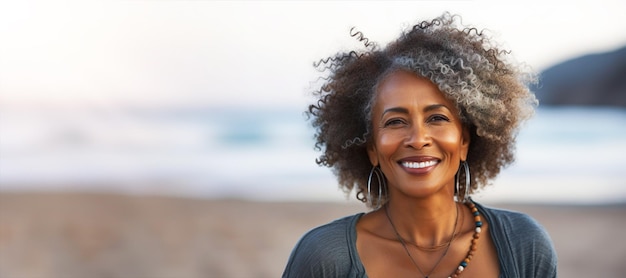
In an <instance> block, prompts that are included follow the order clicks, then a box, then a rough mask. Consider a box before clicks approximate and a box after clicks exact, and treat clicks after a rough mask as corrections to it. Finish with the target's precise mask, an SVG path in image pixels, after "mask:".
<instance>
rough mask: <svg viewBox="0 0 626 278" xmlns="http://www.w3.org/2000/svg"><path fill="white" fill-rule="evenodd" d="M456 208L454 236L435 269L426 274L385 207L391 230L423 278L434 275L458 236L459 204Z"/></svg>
mask: <svg viewBox="0 0 626 278" xmlns="http://www.w3.org/2000/svg"><path fill="white" fill-rule="evenodd" d="M455 207H456V218H455V220H454V229H453V230H452V236H451V237H450V241H448V243H447V244H446V250H445V251H444V252H443V254H442V255H441V257H439V260H437V262H436V263H435V265H434V266H433V268H432V269H431V270H430V271H429V272H428V274H424V272H423V271H422V269H421V268H420V267H419V265H417V263H416V262H415V259H413V256H411V252H409V248H408V247H407V245H406V242H405V241H404V239H403V238H402V236H400V233H398V229H396V226H395V225H394V224H393V221H391V217H390V216H389V209H388V206H387V205H385V215H387V220H389V224H391V228H393V232H394V233H395V234H396V237H397V238H398V240H399V241H400V243H401V244H402V247H403V248H404V251H405V252H406V254H407V255H409V259H411V262H412V263H413V265H414V266H415V268H417V270H418V271H419V272H420V274H422V276H423V277H424V278H428V277H429V276H430V274H432V273H433V272H434V271H435V269H436V268H437V266H438V265H439V263H441V261H442V260H443V258H444V257H445V256H446V254H448V249H450V245H451V244H452V241H453V240H454V237H455V236H456V226H457V223H458V222H459V206H458V204H456V203H455Z"/></svg>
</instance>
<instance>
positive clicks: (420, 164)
mask: <svg viewBox="0 0 626 278" xmlns="http://www.w3.org/2000/svg"><path fill="white" fill-rule="evenodd" d="M437 163H438V161H437V160H430V161H422V162H410V161H404V162H402V166H403V167H406V168H410V169H422V168H426V167H430V166H434V165H435V164H437Z"/></svg>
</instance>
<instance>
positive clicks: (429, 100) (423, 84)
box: [375, 71, 454, 109]
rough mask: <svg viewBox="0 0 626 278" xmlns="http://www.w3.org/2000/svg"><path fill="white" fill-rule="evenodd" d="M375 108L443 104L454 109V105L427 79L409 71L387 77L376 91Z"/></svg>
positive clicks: (397, 72)
mask: <svg viewBox="0 0 626 278" xmlns="http://www.w3.org/2000/svg"><path fill="white" fill-rule="evenodd" d="M376 94H377V96H376V102H375V107H378V108H384V107H388V106H408V105H432V104H443V105H444V106H446V107H448V109H453V108H454V104H453V103H452V102H451V101H450V100H448V99H447V98H446V97H445V95H444V94H443V93H442V92H441V91H440V90H439V88H438V87H437V85H435V84H434V83H433V82H432V81H430V80H429V79H427V78H424V77H421V76H418V75H416V74H414V73H411V72H407V71H396V72H393V73H390V74H389V75H387V76H386V77H385V78H384V79H383V80H382V81H381V82H380V84H379V86H378V87H377V90H376Z"/></svg>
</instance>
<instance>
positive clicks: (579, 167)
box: [0, 0, 626, 278]
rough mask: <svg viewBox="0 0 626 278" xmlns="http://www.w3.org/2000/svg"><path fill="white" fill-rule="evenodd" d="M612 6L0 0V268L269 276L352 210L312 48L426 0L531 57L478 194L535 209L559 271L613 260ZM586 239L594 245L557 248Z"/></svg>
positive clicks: (380, 31) (622, 117)
mask: <svg viewBox="0 0 626 278" xmlns="http://www.w3.org/2000/svg"><path fill="white" fill-rule="evenodd" d="M624 10H626V4H625V3H624V2H623V1H617V0H616V1H536V2H534V1H512V2H506V3H501V2H495V1H493V2H492V1H415V2H409V1H399V2H393V1H391V2H376V1H364V2H360V1H345V2H330V1H296V2H287V1H254V2H248V1H234V2H222V1H19V2H17V1H3V2H0V277H3V278H5V277H7V278H9V277H18V278H22V277H276V276H279V275H280V273H281V271H282V268H283V267H284V264H285V262H286V259H287V257H288V255H289V251H290V249H291V247H292V246H293V245H294V244H295V241H296V240H297V239H298V237H299V236H300V235H301V234H302V233H303V232H304V231H306V230H308V229H310V228H312V227H314V226H316V225H317V224H321V223H324V222H327V221H329V220H330V219H333V218H336V217H339V216H342V215H346V214H348V213H353V212H357V211H362V210H365V208H364V207H363V206H360V205H359V204H357V203H356V202H355V201H352V199H354V198H353V195H350V200H347V199H346V197H345V195H344V194H343V193H342V192H341V191H340V190H339V189H338V188H337V185H336V182H335V179H334V177H333V176H332V174H331V172H330V171H329V170H328V169H325V168H321V167H318V166H317V165H316V164H315V163H314V160H315V158H316V157H317V155H318V153H317V152H315V151H314V149H313V143H314V141H313V137H312V136H313V133H314V131H313V130H312V129H311V128H310V127H309V125H308V123H307V121H306V117H305V116H304V114H303V112H304V111H305V110H306V107H307V104H308V103H310V102H312V101H314V100H313V99H312V98H311V96H310V92H311V91H313V90H314V89H315V88H312V87H311V85H310V84H311V82H312V81H314V80H315V78H316V77H318V73H317V72H316V71H315V70H314V69H313V67H312V63H313V62H314V61H317V60H319V59H321V58H324V57H327V56H329V55H332V54H334V53H335V52H337V51H343V50H351V49H354V48H361V45H360V44H359V43H358V42H357V41H355V40H354V39H353V38H351V37H350V36H349V30H350V28H351V27H353V26H356V27H357V28H358V30H360V31H362V32H364V33H365V35H366V36H367V37H368V38H369V39H370V40H373V41H375V42H377V43H378V44H379V45H381V46H384V45H386V44H387V43H388V42H389V41H390V40H391V39H393V38H395V37H397V36H398V35H399V33H400V32H401V31H402V30H403V29H405V28H408V27H410V26H412V25H413V24H414V23H416V22H417V20H419V19H431V18H432V17H435V16H438V15H440V14H441V13H442V12H443V11H450V12H451V13H458V14H460V15H461V16H462V17H463V22H464V23H465V24H469V25H472V26H476V27H478V28H479V29H481V28H486V29H487V31H488V32H489V33H490V34H491V35H492V36H493V37H495V40H496V41H498V42H501V44H502V47H503V48H505V49H510V50H512V52H511V59H514V60H516V61H519V62H524V63H526V64H527V65H528V67H530V68H531V69H533V70H534V71H536V72H537V73H540V74H541V75H540V78H541V79H540V84H539V85H538V86H537V87H535V88H533V90H534V91H535V92H536V94H537V97H538V98H539V100H540V106H539V109H538V111H537V114H536V116H535V117H534V118H533V119H532V120H531V121H529V122H528V123H527V124H526V125H525V126H524V128H523V129H522V131H521V133H520V135H519V139H518V148H517V150H518V153H517V155H518V158H517V161H516V163H515V164H513V165H512V166H510V167H509V168H507V169H506V170H505V171H504V172H503V173H502V174H501V176H500V177H499V178H498V179H497V180H496V181H494V186H491V187H488V188H486V189H485V190H483V191H481V192H479V193H478V194H477V196H476V199H477V200H479V201H482V202H485V203H488V204H498V205H502V206H505V207H508V208H513V209H518V210H523V211H525V212H527V213H530V214H531V215H533V216H535V217H536V218H537V219H538V220H540V222H542V224H544V225H545V226H546V227H547V228H548V230H549V231H550V233H551V235H552V237H553V239H554V241H555V245H556V247H557V250H558V251H559V254H563V255H562V256H561V262H562V263H561V265H560V270H561V274H565V275H563V277H578V276H585V275H583V274H585V273H586V272H584V271H589V273H594V274H598V273H604V274H605V276H609V277H611V275H613V274H615V275H617V274H616V273H624V271H626V268H625V266H623V265H621V263H619V258H624V257H626V245H625V244H621V243H620V244H617V245H616V244H615V243H614V242H612V241H618V242H622V241H621V240H619V239H615V238H614V237H617V236H619V235H618V234H616V232H614V231H619V230H621V229H622V228H623V227H626V226H624V225H626V221H624V220H626V218H625V214H624V212H626V209H625V206H624V204H625V203H626V179H624V178H623V176H622V174H623V172H624V170H626V168H625V166H624V165H626V156H625V154H626V109H625V108H626V32H625V31H626V30H625V27H624V26H626V17H624V16H623V11H624ZM580 217H588V218H585V219H587V220H588V221H590V222H586V223H588V224H587V225H584V226H585V227H584V228H582V229H583V230H581V228H580V226H579V225H580ZM577 218H578V220H577ZM577 221H578V222H577ZM277 227H279V228H280V229H278V230H280V231H277ZM584 229H587V230H584ZM572 230H574V231H573V232H572ZM576 231H578V232H579V233H580V234H577V233H576ZM577 235H580V237H578V236H577ZM583 238H587V239H586V240H583ZM590 238H591V239H590ZM596 239H597V241H594V240H596ZM611 239H613V240H612V241H611ZM611 243H612V244H611ZM574 245H575V246H576V247H572V246H574ZM598 247H602V248H598ZM596 249H601V250H602V251H603V252H601V253H599V255H598V256H596V260H597V262H596V261H594V259H589V256H587V257H580V256H578V257H573V255H571V254H576V253H578V252H580V253H581V254H593V252H592V251H593V250H596ZM597 252H599V251H597ZM565 254H570V255H569V256H567V255H565ZM600 258H602V259H600ZM581 260H584V261H585V262H586V263H584V264H581V263H580V261H581ZM599 271H604V272H599ZM567 274H571V275H567Z"/></svg>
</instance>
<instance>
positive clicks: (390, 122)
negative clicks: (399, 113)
mask: <svg viewBox="0 0 626 278" xmlns="http://www.w3.org/2000/svg"><path fill="white" fill-rule="evenodd" d="M405 123H406V121H405V120H404V119H400V118H393V119H389V120H388V121H386V122H385V125H384V126H385V127H393V126H401V125H404V124H405Z"/></svg>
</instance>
